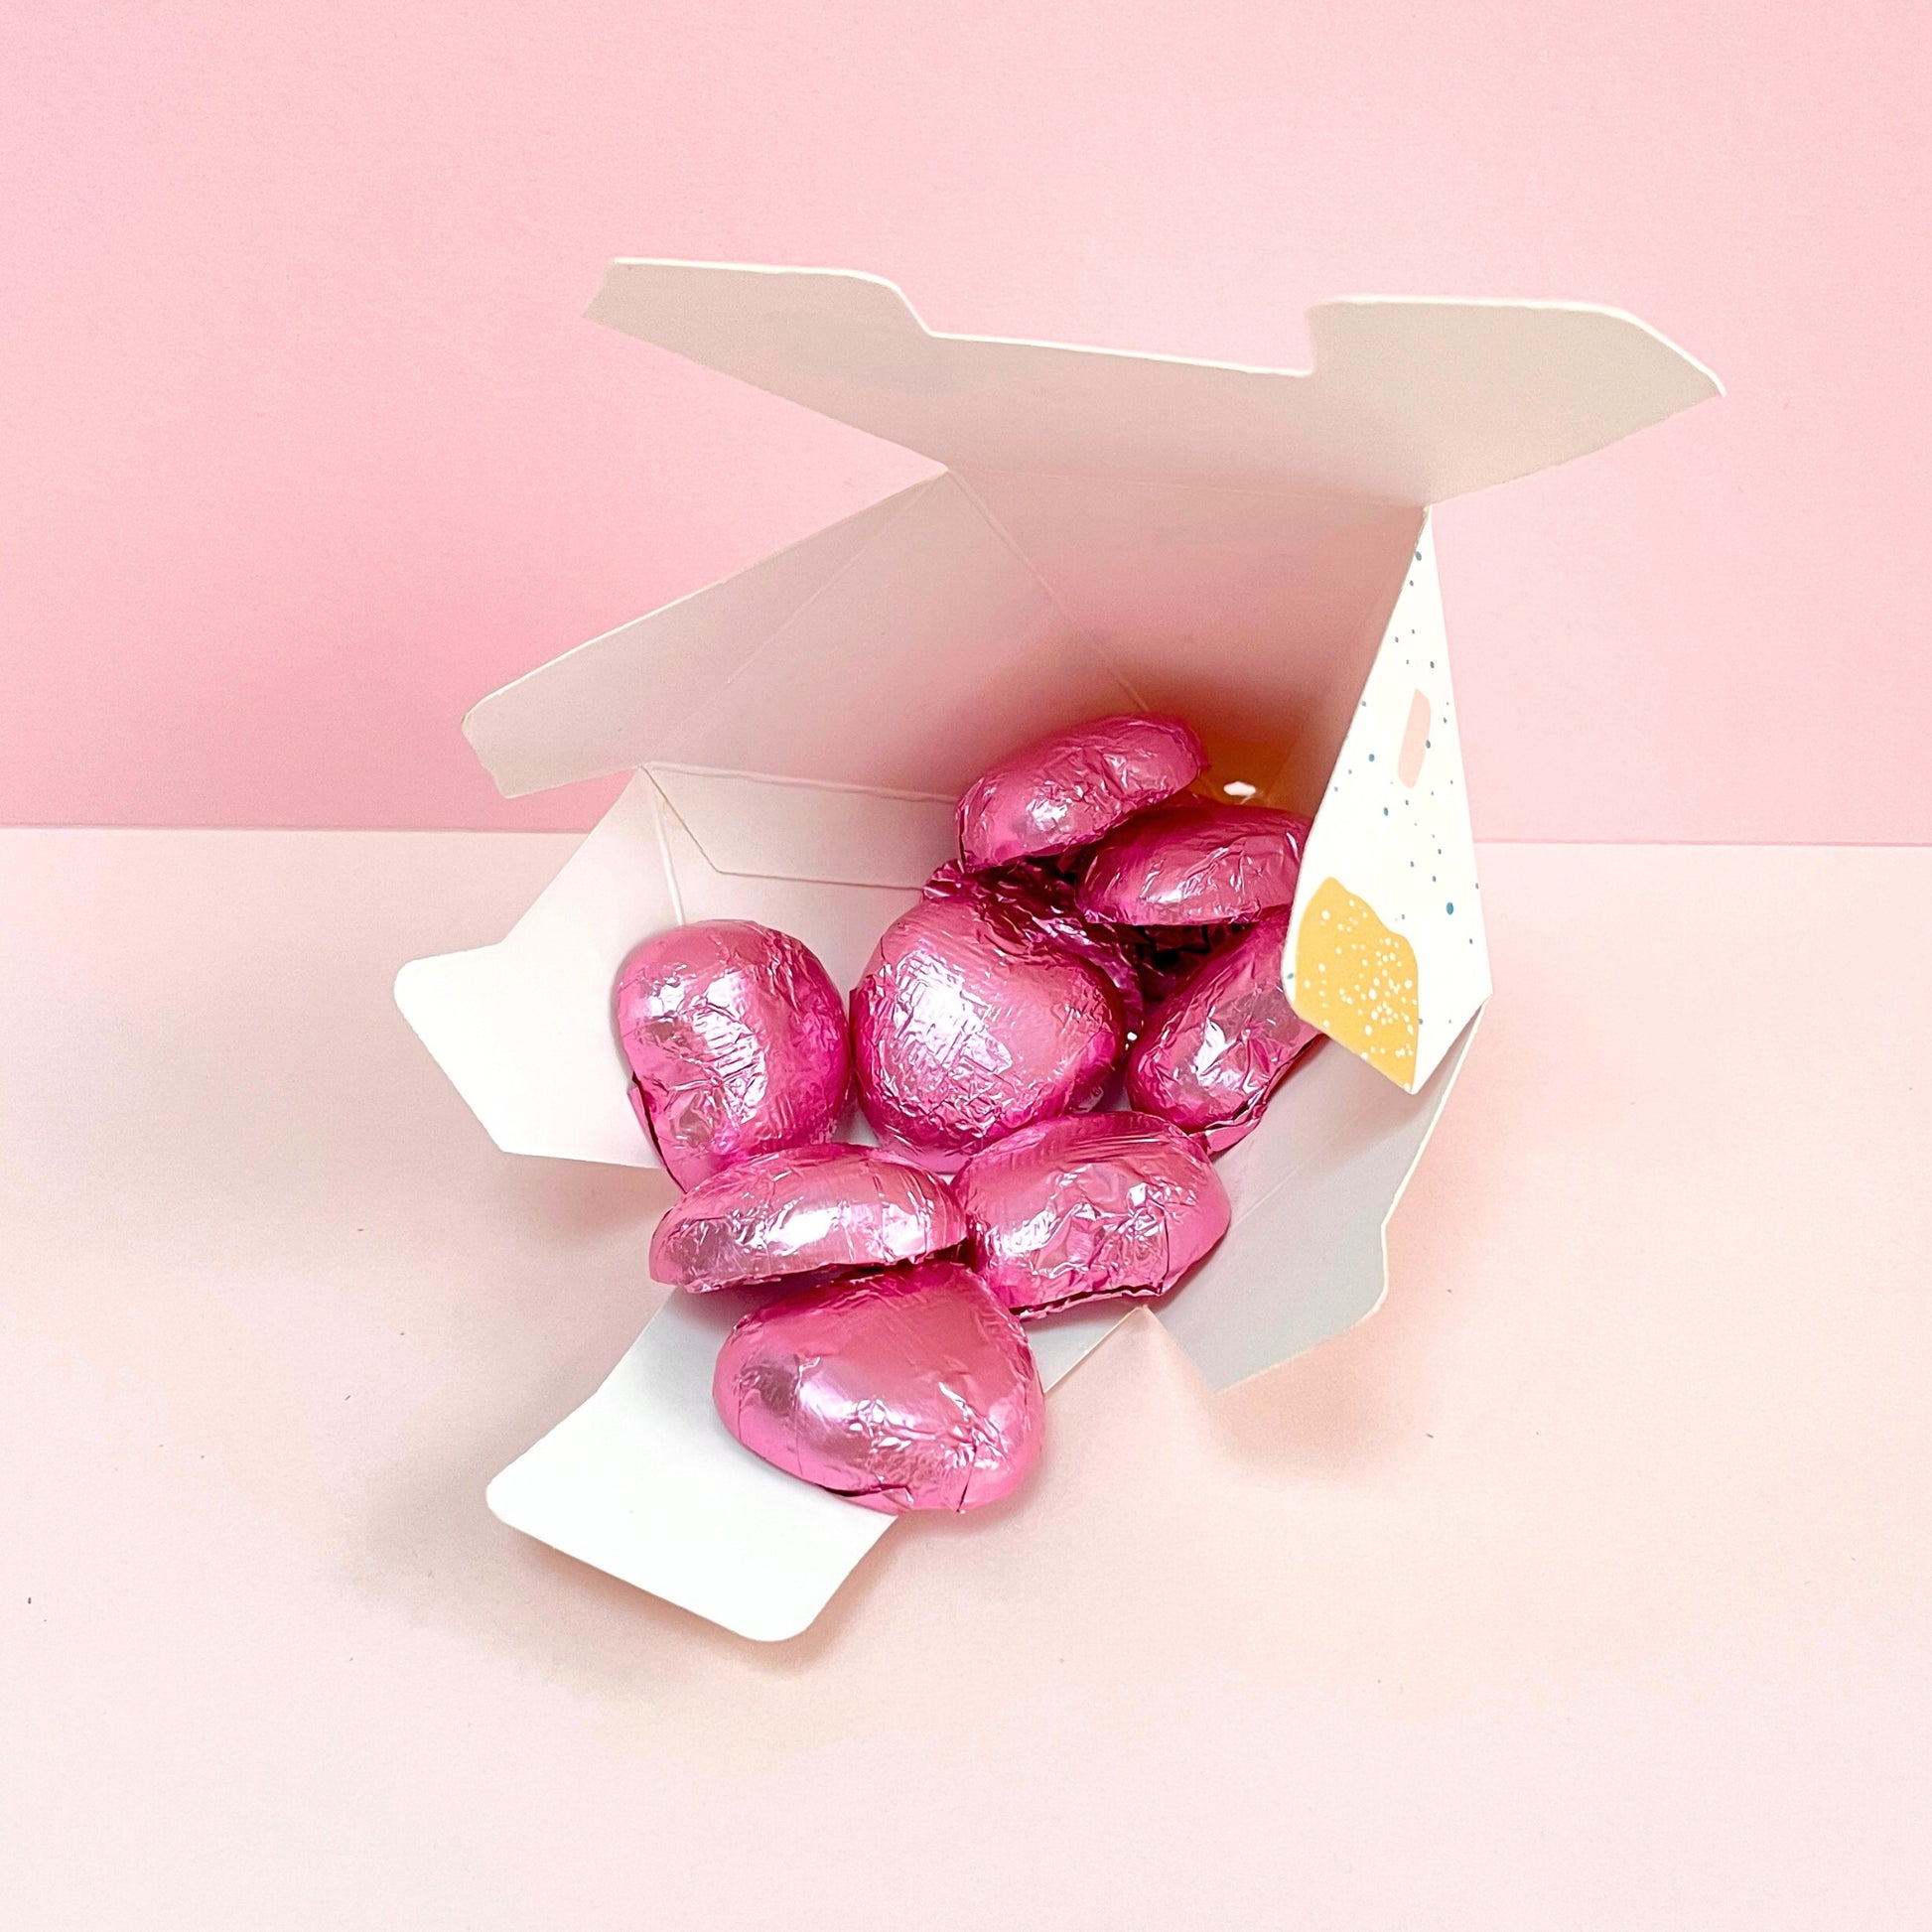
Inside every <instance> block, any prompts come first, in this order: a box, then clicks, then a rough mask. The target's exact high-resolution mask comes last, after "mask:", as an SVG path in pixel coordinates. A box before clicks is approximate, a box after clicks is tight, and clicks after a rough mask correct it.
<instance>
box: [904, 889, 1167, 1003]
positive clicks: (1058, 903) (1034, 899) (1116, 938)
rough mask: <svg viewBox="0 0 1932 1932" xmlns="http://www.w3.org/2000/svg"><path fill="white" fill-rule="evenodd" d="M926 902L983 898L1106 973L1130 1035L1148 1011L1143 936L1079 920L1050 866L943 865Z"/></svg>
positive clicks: (1067, 892)
mask: <svg viewBox="0 0 1932 1932" xmlns="http://www.w3.org/2000/svg"><path fill="white" fill-rule="evenodd" d="M923 890H924V893H925V896H926V897H927V898H971V897H975V896H979V895H984V896H985V897H989V898H992V899H995V900H997V901H998V902H999V903H1000V904H1002V905H1004V906H1006V907H1007V908H1008V909H1009V910H1011V911H1014V912H1017V913H1019V914H1020V916H1021V917H1022V918H1024V919H1026V920H1028V921H1029V922H1030V923H1031V924H1033V925H1034V926H1035V927H1037V928H1038V930H1039V931H1040V932H1042V933H1043V934H1044V935H1045V936H1046V937H1047V938H1048V939H1049V940H1051V941H1052V943H1053V944H1054V945H1056V946H1058V947H1059V949H1060V950H1061V951H1062V952H1070V953H1071V954H1073V956H1074V957H1075V958H1076V959H1084V960H1085V961H1086V962H1087V964H1088V965H1089V966H1095V967H1098V968H1099V969H1100V971H1101V972H1103V973H1105V974H1106V976H1107V979H1108V982H1109V984H1111V985H1112V987H1113V989H1114V991H1115V993H1117V994H1118V995H1119V996H1120V1009H1121V1018H1122V1020H1123V1021H1124V1022H1125V1023H1126V1026H1127V1031H1128V1032H1129V1033H1130V1034H1131V1033H1134V1032H1135V1031H1137V1030H1138V1028H1139V1027H1140V1024H1141V1019H1142V1016H1143V1015H1144V1013H1145V1012H1146V1008H1147V1001H1146V997H1145V995H1144V994H1143V992H1142V985H1141V977H1142V962H1141V957H1140V946H1139V942H1140V939H1141V935H1140V934H1138V933H1134V934H1123V933H1119V932H1116V931H1114V930H1113V929H1112V928H1111V927H1109V926H1104V925H1096V924H1094V923H1093V922H1092V921H1090V920H1088V919H1085V918H1082V917H1081V915H1080V908H1079V906H1078V905H1077V904H1076V903H1075V901H1074V887H1073V882H1072V881H1071V880H1070V879H1067V878H1065V877H1063V876H1062V875H1061V874H1059V873H1057V872H1054V871H1052V870H1051V869H1050V868H1049V867H1046V866H1043V865H1038V864H1029V863H1027V862H1024V861H1023V862H1022V863H1020V864H1018V865H1012V866H1002V867H1000V868H998V869H997V870H996V871H993V872H983V873H973V872H968V871H967V870H966V868H965V867H964V866H960V865H945V866H941V867H940V868H939V870H938V871H937V872H935V873H934V874H933V875H932V877H931V878H930V879H928V880H927V881H926V882H925V886H924V889H923Z"/></svg>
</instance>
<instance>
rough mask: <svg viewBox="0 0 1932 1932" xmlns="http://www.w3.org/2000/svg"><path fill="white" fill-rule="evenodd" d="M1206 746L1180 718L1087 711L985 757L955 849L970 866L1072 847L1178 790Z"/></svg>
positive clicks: (964, 799)
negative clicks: (1082, 719) (1060, 727)
mask: <svg viewBox="0 0 1932 1932" xmlns="http://www.w3.org/2000/svg"><path fill="white" fill-rule="evenodd" d="M1206 766H1207V754H1206V753H1205V752H1204V751H1203V750H1202V749H1201V742H1200V740H1199V739H1198V738H1196V737H1195V736H1194V733H1193V731H1192V730H1191V729H1190V728H1189V727H1188V726H1186V725H1184V724H1182V723H1181V721H1180V720H1179V719H1178V718H1162V717H1151V716H1148V717H1133V716H1128V717H1118V718H1095V719H1093V720H1091V721H1090V722H1089V723H1087V724H1084V725H1076V726H1074V727H1073V729H1072V730H1071V731H1063V732H1055V733H1053V734H1052V735H1051V736H1050V737H1047V738H1042V739H1038V740H1036V741H1035V743H1034V744H1032V745H1029V746H1026V747H1025V748H1024V749H1023V750H1021V751H1018V752H1015V753H1013V754H1012V755H1011V756H1010V757H1007V758H1004V759H1001V760H1000V761H999V762H998V763H997V764H994V765H991V766H989V767H988V768H987V769H986V770H985V771H983V772H982V773H981V774H980V775H979V777H977V778H976V779H975V780H974V781H973V782H972V783H971V784H970V785H968V786H967V787H966V790H965V793H964V794H963V795H962V796H961V798H960V801H959V806H958V811H957V814H956V823H957V825H958V829H959V850H960V855H961V857H962V858H964V860H965V861H966V864H967V865H968V866H969V867H970V868H972V870H974V871H975V872H978V871H982V870H984V869H985V868H986V867H988V866H1003V865H1006V864H1007V863H1008V862H1009V861H1010V860H1014V859H1026V858H1032V857H1035V856H1038V855H1041V854H1046V853H1055V852H1070V851H1071V850H1072V849H1073V848H1074V847H1075V846H1077V845H1088V844H1091V843H1092V842H1093V841H1094V840H1095V839H1097V838H1099V837H1101V836H1102V835H1103V834H1104V833H1106V832H1109V831H1111V830H1112V829H1113V828H1114V827H1115V826H1116V825H1118V824H1119V823H1120V822H1121V821H1122V820H1123V819H1125V818H1129V817H1131V816H1132V815H1133V814H1134V813H1135V812H1138V811H1142V810H1144V809H1145V808H1146V807H1147V806H1149V805H1156V804H1159V803H1160V802H1161V800H1162V799H1164V798H1171V797H1173V794H1174V793H1175V792H1177V791H1183V790H1185V789H1186V787H1187V786H1188V785H1190V784H1192V783H1193V781H1194V780H1195V779H1196V778H1198V777H1199V776H1200V774H1201V772H1202V771H1203V770H1205V769H1206Z"/></svg>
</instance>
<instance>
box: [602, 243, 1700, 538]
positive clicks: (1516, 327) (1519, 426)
mask: <svg viewBox="0 0 1932 1932" xmlns="http://www.w3.org/2000/svg"><path fill="white" fill-rule="evenodd" d="M588 314H589V315H590V316H591V318H592V319H593V320H595V321H598V322H603V323H607V324H609V325H610V326H611V327H612V328H614V329H619V330H621V331H623V332H624V333H625V334H626V335H631V336H636V337H638V338H640V339H641V340H643V341H645V342H649V343H655V344H657V345H660V346H662V347H665V348H669V349H674V350H675V351H676V352H677V353H679V354H681V355H688V356H690V357H691V358H692V359H693V360H694V361H698V362H703V363H705V364H706V365H707V366H709V367H711V368H716V369H720V370H722V371H724V372H725V373H727V374H730V375H735V376H738V377H740V378H741V379H742V380H744V381H746V382H750V383H753V384H755V385H756V386H758V387H759V388H761V389H766V390H769V391H771V392H772V393H773V394H775V395H780V396H785V397H788V398H790V399H791V400H792V401H794V402H800V403H803V404H804V405H805V406H806V407H808V408H810V409H815V410H817V411H818V412H819V413H820V414H821V415H824V416H830V417H834V418H836V419H837V420H838V421H840V422H844V423H850V424H852V425H853V426H854V427H856V428H859V429H863V430H867V431H870V432H871V433H872V434H874V435H876V436H882V437H885V438H886V439H888V440H889V441H891V442H894V443H897V444H900V445H902V446H903V447H904V448H906V449H910V450H916V451H918V452H920V453H921V454H922V455H925V456H929V457H932V458H935V459H936V460H937V461H939V462H941V463H944V464H946V465H947V466H948V467H950V468H953V469H960V470H967V471H972V470H1045V471H1052V472H1056V473H1060V474H1066V475H1081V476H1095V477H1110V478H1117V479H1134V478H1142V479H1149V480H1158V481H1164V482H1187V481H1192V482H1207V483H1224V484H1238V485H1241V486H1245V487H1251V488H1265V489H1280V490H1290V491H1334V492H1339V493H1342V494H1347V495H1356V496H1364V497H1370V498H1374V499H1377V500H1381V501H1388V502H1396V503H1404V504H1409V505H1413V506H1417V507H1420V506H1422V505H1424V504H1428V503H1432V502H1440V501H1442V500H1443V499H1444V498H1446V497H1449V496H1454V495H1459V494H1461V493H1463V492H1465V491H1467V490H1471V489H1480V488H1483V487H1485V486H1486V485H1488V484H1490V483H1502V482H1505V481H1507V480H1508V479H1510V478H1512V477H1520V476H1526V475H1528V474H1529V473H1531V472H1532V471H1536V470H1541V469H1545V468H1547V467H1549V466H1550V465H1552V464H1556V463H1563V462H1566V461H1568V460H1569V459H1570V458H1572V457H1577V456H1583V455H1585V454H1587V452H1588V451H1591V450H1596V449H1601V448H1602V447H1603V446H1604V445H1605V444H1607V443H1613V442H1615V441H1616V440H1617V439H1618V438H1619V437H1622V436H1627V435H1629V434H1630V433H1631V432H1632V431H1634V430H1639V429H1643V428H1645V427H1647V426H1648V425H1649V424H1651V423H1656V422H1661V421H1662V420H1663V419H1664V418H1665V417H1667V416H1672V415H1675V414H1676V413H1677V412H1678V411H1679V410H1681V409H1687V408H1689V407H1690V406H1691V404H1693V403H1697V402H1702V401H1704V400H1705V399H1706V398H1707V397H1710V396H1714V395H1717V394H1720V393H1721V387H1720V384H1719V382H1718V380H1717V378H1716V377H1715V376H1714V375H1712V373H1711V372H1710V371H1709V370H1708V369H1706V368H1704V367H1703V366H1702V365H1701V364H1700V363H1698V362H1696V361H1695V360H1693V359H1692V358H1691V357H1690V356H1689V355H1687V354H1685V353H1684V351H1683V350H1681V349H1679V348H1677V347H1676V346H1675V345H1672V344H1671V343H1669V342H1667V341H1666V340H1665V339H1664V338H1663V337H1662V336H1660V335H1658V334H1657V333H1656V332H1655V331H1654V330H1652V329H1650V328H1648V327H1646V326H1645V325H1644V324H1643V323H1641V322H1639V321H1637V319H1636V318H1635V317H1634V316H1628V315H1624V314H1622V313H1621V312H1620V311H1617V310H1613V309H1603V308H1594V307H1590V306H1587V305H1583V304H1569V303H1532V302H1457V301H1437V300H1409V299H1400V298H1394V297H1360V298H1356V299H1352V300H1346V301H1337V302H1329V303H1324V304H1322V305H1321V306H1320V307H1318V308H1316V309H1313V310H1311V312H1310V315H1309V333H1310V338H1311V343H1312V345H1313V348H1314V358H1315V359H1314V367H1313V368H1312V369H1311V370H1308V371H1306V372H1304V371H1298V370H1290V369H1270V368H1248V367H1243V366H1240V365H1237V364H1234V363H1225V362H1201V361H1189V360H1185V359H1183V358H1180V357H1174V356H1161V355H1145V354H1128V353H1123V352H1120V351H1116V350H1109V349H1096V348H1083V347H1076V346H1072V345H1063V344H1053V343H1032V342H1015V341H1005V340H1000V339H995V338H991V337H983V336H945V335H935V334H933V333H932V332H930V331H929V330H927V329H926V327H925V325H924V324H923V323H922V322H921V321H920V320H919V318H918V316H917V315H916V314H914V312H913V310H912V308H911V306H910V305H909V304H908V303H907V302H906V300H905V298H904V296H903V295H901V294H900V292H899V291H898V289H897V288H896V287H895V286H894V285H893V284H892V283H891V282H887V281H883V280H881V279H880V278H878V277H876V276H870V275H860V274H854V273H851V272H848V271H843V270H825V269H792V268H754V267H746V266H741V265H737V264H720V263H708V262H678V261H619V262H614V263H613V264H612V266H611V268H610V270H609V272H608V273H607V275H606V277H605V281H604V286H603V287H602V288H601V289H600V290H599V291H598V293H597V296H596V298H595V299H594V300H593V301H592V303H591V305H590V309H589V311H588Z"/></svg>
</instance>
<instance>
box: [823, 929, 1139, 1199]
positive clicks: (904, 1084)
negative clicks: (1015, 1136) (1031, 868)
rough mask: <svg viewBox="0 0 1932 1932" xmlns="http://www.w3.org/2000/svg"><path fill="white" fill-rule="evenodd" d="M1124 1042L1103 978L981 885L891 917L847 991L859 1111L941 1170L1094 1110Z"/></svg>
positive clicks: (888, 1137) (1115, 1003)
mask: <svg viewBox="0 0 1932 1932" xmlns="http://www.w3.org/2000/svg"><path fill="white" fill-rule="evenodd" d="M1125 1040H1126V1033H1125V1028H1124V1024H1123V1021H1122V1017H1121V1011H1120V1001H1119V997H1118V995H1116V993H1115V992H1114V990H1113V988H1112V986H1111V985H1110V984H1109V983H1108V981H1107V980H1106V978H1105V977H1104V976H1103V975H1102V974H1101V973H1100V972H1098V971H1097V970H1096V969H1095V968H1094V967H1091V966H1089V965H1087V964H1086V963H1085V962H1084V961H1082V960H1079V959H1076V958H1074V957H1073V956H1072V954H1070V953H1068V952H1066V951H1064V950H1063V949H1062V948H1061V947H1060V946H1058V945H1057V944H1055V943H1054V942H1053V941H1051V940H1050V939H1048V938H1047V937H1046V936H1045V935H1044V934H1043V933H1042V932H1040V930H1039V929H1038V928H1037V926H1035V924H1034V923H1033V922H1032V921H1031V920H1030V919H1028V918H1026V917H1024V916H1023V915H1021V914H1019V913H1016V912H1015V911H1014V910H1012V909H1011V908H1010V907H1008V906H1003V905H1001V904H999V903H998V902H997V901H996V900H994V899H993V897H991V896H990V895H988V894H984V893H970V894H948V895H946V896H944V897H937V898H922V899H921V900H920V901H919V903H918V904H917V905H915V906H913V907H912V909H911V910H910V911H908V912H905V913H902V914H901V915H900V916H899V917H898V918H897V919H895V920H894V921H893V923H892V924H891V925H890V926H888V927H887V928H886V931H885V932H884V934H883V935H882V936H881V938H880V941H879V944H878V945H877V946H876V947H875V948H874V949H873V955H872V960H871V963H870V964H869V965H868V966H867V967H866V971H865V976H864V977H863V978H862V979H861V980H860V982H859V984H858V986H857V987H856V988H855V989H854V991H853V995H852V1044H853V1057H854V1060H855V1062H856V1064H857V1068H858V1075H859V1096H860V1099H861V1101H862V1102H863V1103H864V1105H865V1110H866V1118H867V1119H868V1120H870V1121H871V1122H872V1125H873V1128H874V1131H875V1132H876V1133H877V1134H878V1135H879V1137H880V1139H881V1140H883V1141H886V1142H889V1143H893V1144H896V1145H897V1146H900V1147H903V1148H905V1149H907V1150H908V1151H909V1152H911V1153H912V1154H913V1155H914V1156H915V1157H916V1158H917V1159H918V1160H919V1161H920V1162H921V1164H922V1165H924V1166H927V1167H930V1168H934V1169H936V1170H938V1171H940V1172H947V1171H950V1170H951V1169H953V1168H956V1167H957V1166H958V1165H959V1163H960V1162H961V1161H962V1160H963V1159H964V1158H965V1157H966V1156H967V1155H969V1154H975V1153H977V1152H978V1151H979V1150H980V1149H981V1148H983V1147H985V1146H987V1145H988V1144H989V1143H990V1142H992V1141H996V1140H998V1139H999V1138H1000V1136H1001V1135H1003V1134H1010V1133H1012V1132H1013V1131H1014V1130H1015V1129H1016V1128H1019V1127H1025V1126H1027V1125H1028V1124H1029V1123H1030V1122H1032V1121H1035V1120H1039V1119H1041V1118H1042V1117H1043V1116H1045V1115H1047V1114H1058V1113H1066V1112H1069V1111H1072V1110H1076V1109H1079V1108H1085V1107H1091V1106H1092V1105H1093V1104H1094V1102H1095V1101H1096V1100H1098V1099H1099V1098H1100V1096H1101V1094H1102V1092H1103V1091H1104V1090H1105V1088H1106V1085H1107V1082H1108V1079H1109V1077H1110V1076H1111V1074H1112V1072H1113V1070H1114V1066H1115V1064H1116V1062H1117V1061H1118V1060H1119V1058H1120V1055H1121V1052H1122V1049H1123V1047H1124V1045H1125Z"/></svg>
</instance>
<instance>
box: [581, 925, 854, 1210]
mask: <svg viewBox="0 0 1932 1932" xmlns="http://www.w3.org/2000/svg"><path fill="white" fill-rule="evenodd" d="M616 1008H617V1027H618V1038H619V1040H620V1042H621V1045H622V1047H623V1052H624V1057H625V1058H626V1059H627V1060H628V1061H629V1063H630V1070H631V1072H632V1074H633V1075H635V1077H636V1088H635V1092H636V1094H637V1096H638V1100H639V1102H640V1104H639V1108H638V1111H639V1114H640V1116H641V1117H642V1119H643V1121H644V1124H645V1126H646V1127H647V1128H648V1129H649V1131H650V1135H651V1138H652V1140H653V1141H655V1142H656V1144H657V1152H658V1156H659V1158H660V1159H661V1160H662V1161H663V1163H664V1166H665V1169H666V1171H667V1172H668V1173H669V1174H670V1176H671V1178H672V1179H673V1180H675V1181H676V1182H677V1184H678V1185H679V1186H680V1187H693V1186H696V1185H697V1183H698V1182H699V1181H701V1180H705V1179H708V1178H709V1177H710V1176H711V1175H712V1174H714V1173H718V1172H719V1171H720V1170H722V1169H724V1168H727V1167H729V1166H730V1165H731V1164H732V1163H733V1162H734V1161H741V1160H743V1159H744V1158H745V1157H746V1156H747V1155H750V1154H761V1153H763V1152H765V1151H766V1150H767V1149H770V1148H778V1147H802V1146H805V1145H807V1144H808V1143H811V1142H816V1141H827V1140H830V1139H831V1138H832V1136H833V1135H834V1134H836V1133H837V1132H838V1128H839V1123H840V1121H841V1120H842V1119H843V1118H844V1115H845V1111H846V1107H847V1104H848V1102H849V1100H850V1098H851V1087H852V1058H851V1050H850V1047H849V1046H848V1044H847V1038H846V1027H845V1009H844V1005H843V1003H842V1002H841V1001H840V999H839V995H838V989H837V988H836V987H834V986H833V984H832V982H831V980H830V979H829V978H828V977H827V976H826V972H825V968H824V967H823V966H821V965H820V964H819V963H818V960H817V958H816V957H815V956H814V955H813V954H812V953H811V951H810V950H809V949H808V948H807V947H805V946H804V945H803V944H801V943H800V942H799V941H798V940H796V939H794V938H793V937H792V936H791V935H790V934H789V933H788V932H774V931H773V930H772V929H771V927H769V926H764V925H755V924H753V923H752V922H751V921H750V920H744V919H708V920H704V921H702V922H700V923H699V924H696V925H682V926H677V927H675V928H673V929H672V930H671V931H669V932H660V933H659V934H657V935H656V937H655V938H651V939H646V940H645V941H644V942H643V944H642V945H640V946H638V947H637V948H636V949H635V950H634V951H633V952H632V953H631V954H630V956H629V958H628V959H626V960H625V961H624V963H623V967H622V969H621V972H620V973H619V975H618V987H617V1002H616Z"/></svg>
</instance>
